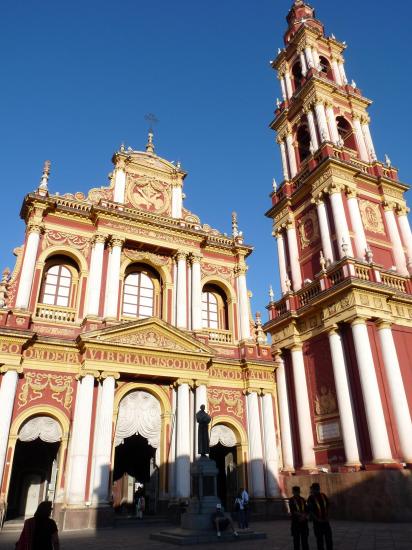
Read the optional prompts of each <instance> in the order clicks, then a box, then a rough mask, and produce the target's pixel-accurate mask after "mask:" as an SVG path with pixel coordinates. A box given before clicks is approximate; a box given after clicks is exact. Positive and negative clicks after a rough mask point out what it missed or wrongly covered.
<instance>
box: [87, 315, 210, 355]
mask: <svg viewBox="0 0 412 550" xmlns="http://www.w3.org/2000/svg"><path fill="white" fill-rule="evenodd" d="M79 340H80V341H81V342H82V343H84V344H87V343H89V344H92V343H96V344H97V343H101V344H104V345H105V346H107V345H113V346H116V347H117V346H121V347H123V346H124V347H129V348H130V347H131V348H140V349H141V348H144V349H152V350H157V351H159V350H162V351H170V352H175V353H190V354H192V353H196V354H202V355H207V356H210V357H211V356H212V355H214V351H213V350H212V348H210V347H209V346H207V345H206V344H204V343H203V342H199V340H197V339H196V338H194V337H193V336H191V335H189V334H187V333H186V332H185V331H182V330H179V329H177V328H176V327H173V326H172V325H170V324H169V323H166V322H165V321H161V320H160V319H156V318H154V317H151V318H149V319H138V320H136V321H129V322H126V323H120V324H118V325H113V326H110V327H107V328H104V329H101V330H94V331H91V332H84V333H83V334H81V335H80V336H79Z"/></svg>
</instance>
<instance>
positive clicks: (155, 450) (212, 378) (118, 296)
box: [0, 133, 279, 529]
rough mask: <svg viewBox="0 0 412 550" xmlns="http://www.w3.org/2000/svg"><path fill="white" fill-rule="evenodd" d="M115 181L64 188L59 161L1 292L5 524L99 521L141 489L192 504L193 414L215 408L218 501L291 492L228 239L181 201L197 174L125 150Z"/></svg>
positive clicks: (238, 260)
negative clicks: (53, 188) (46, 503)
mask: <svg viewBox="0 0 412 550" xmlns="http://www.w3.org/2000/svg"><path fill="white" fill-rule="evenodd" d="M113 164H114V169H113V172H112V173H111V174H110V184H109V186H108V187H101V188H98V189H92V190H90V191H89V193H88V194H87V195H84V194H82V193H75V194H65V195H60V194H58V193H56V194H52V193H50V192H49V189H48V185H49V183H48V180H49V172H50V163H48V162H46V163H45V167H44V172H43V176H42V178H41V182H40V185H39V186H38V189H37V190H36V192H34V193H30V194H28V195H27V196H26V197H25V199H24V202H23V206H22V210H21V216H22V218H23V219H24V221H25V223H26V226H27V231H26V237H25V241H24V244H23V245H22V246H21V247H19V248H17V249H15V254H16V256H17V261H16V265H15V268H14V271H13V272H12V273H9V271H8V270H6V271H5V272H4V274H3V280H2V283H1V288H0V299H1V306H2V307H1V309H0V346H1V351H0V363H1V365H2V366H1V386H0V479H1V493H2V496H3V498H4V499H5V500H6V502H7V518H9V519H11V518H15V517H22V516H28V515H31V514H32V513H33V511H34V510H35V508H36V506H37V504H38V502H39V501H41V500H43V499H45V498H47V499H49V500H53V502H54V515H55V517H56V518H57V519H58V520H59V522H60V526H61V528H63V529H73V528H83V527H86V526H89V525H94V524H96V523H98V524H99V523H102V522H104V521H106V520H105V518H107V514H108V512H109V511H110V509H111V507H112V506H113V507H115V508H116V509H119V508H121V507H122V506H123V507H127V506H130V505H132V503H133V494H134V492H135V490H136V488H137V487H142V486H143V490H144V492H145V494H146V500H147V506H148V512H149V513H157V512H164V511H165V509H166V508H167V507H168V506H170V505H171V504H173V503H179V502H182V501H186V500H187V499H188V498H189V497H190V491H191V488H190V465H191V463H193V461H194V460H195V458H196V456H198V452H197V448H196V447H197V442H196V441H197V439H196V422H195V413H196V411H197V410H199V407H200V405H206V408H207V411H208V413H209V414H210V415H211V416H212V419H213V420H212V426H211V431H210V437H211V441H210V445H211V453H210V456H211V458H213V459H214V460H215V461H216V463H217V465H218V468H219V496H220V497H221V498H222V500H223V501H224V502H226V503H227V505H228V506H229V507H230V505H231V504H232V499H233V500H234V497H235V493H236V491H237V490H238V489H239V487H242V486H243V487H244V486H248V487H249V488H250V492H251V494H252V495H253V498H254V499H255V500H256V501H261V502H266V501H267V500H268V499H269V500H270V499H273V498H276V497H278V496H279V487H278V479H277V477H278V451H277V449H278V445H277V432H278V429H277V427H276V426H277V421H276V418H277V412H276V411H277V404H276V395H275V380H274V363H273V358H272V356H271V351H270V346H269V345H268V344H267V341H266V337H265V335H264V333H263V330H262V323H261V320H260V316H259V315H258V316H257V318H256V320H253V318H252V316H251V313H250V305H249V294H248V288H247V282H246V270H247V266H246V258H247V257H248V255H249V254H250V253H251V252H252V248H251V247H250V246H248V245H246V244H245V243H244V242H243V236H242V233H241V232H240V231H239V230H238V227H237V220H236V215H235V214H233V217H232V235H231V236H227V235H226V234H222V233H220V232H219V231H217V230H215V229H213V228H211V227H210V226H208V225H207V224H204V223H201V222H200V220H199V218H198V217H197V216H196V215H194V214H193V213H191V212H189V211H188V210H186V209H185V208H184V206H183V191H182V189H183V181H184V179H185V177H186V173H185V172H184V170H183V169H182V168H181V167H180V165H178V164H173V163H171V162H168V161H167V160H165V159H162V158H161V157H159V156H158V155H157V154H156V153H155V149H154V144H153V135H152V133H149V140H148V143H147V145H146V150H144V151H141V152H139V151H134V150H132V149H130V148H128V149H127V150H126V149H125V148H124V147H123V146H122V147H121V148H120V150H119V151H118V152H117V153H116V154H115V155H114V156H113Z"/></svg>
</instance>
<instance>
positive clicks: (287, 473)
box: [280, 468, 295, 476]
mask: <svg viewBox="0 0 412 550" xmlns="http://www.w3.org/2000/svg"><path fill="white" fill-rule="evenodd" d="M280 473H281V474H282V475H284V476H293V475H295V469H294V468H285V469H284V470H281V471H280Z"/></svg>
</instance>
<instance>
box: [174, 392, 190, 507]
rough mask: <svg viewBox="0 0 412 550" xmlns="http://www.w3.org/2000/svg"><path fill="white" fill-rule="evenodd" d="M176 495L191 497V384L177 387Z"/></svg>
mask: <svg viewBox="0 0 412 550" xmlns="http://www.w3.org/2000/svg"><path fill="white" fill-rule="evenodd" d="M176 496H177V497H178V498H189V497H190V430H189V384H188V383H186V382H181V383H179V386H178V388H177V430H176Z"/></svg>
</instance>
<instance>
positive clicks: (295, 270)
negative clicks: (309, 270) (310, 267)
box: [286, 223, 302, 292]
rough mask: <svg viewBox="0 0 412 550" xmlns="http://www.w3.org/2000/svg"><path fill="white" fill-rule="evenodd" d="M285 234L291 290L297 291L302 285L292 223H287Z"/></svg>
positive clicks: (296, 242) (296, 241)
mask: <svg viewBox="0 0 412 550" xmlns="http://www.w3.org/2000/svg"><path fill="white" fill-rule="evenodd" d="M286 234H287V238H288V247H289V258H290V268H291V271H292V284H293V290H294V291H295V292H297V291H298V290H299V289H300V288H301V287H302V273H301V270H300V263H299V251H298V240H297V237H296V228H295V225H294V224H293V223H289V224H288V226H287V231H286Z"/></svg>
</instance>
